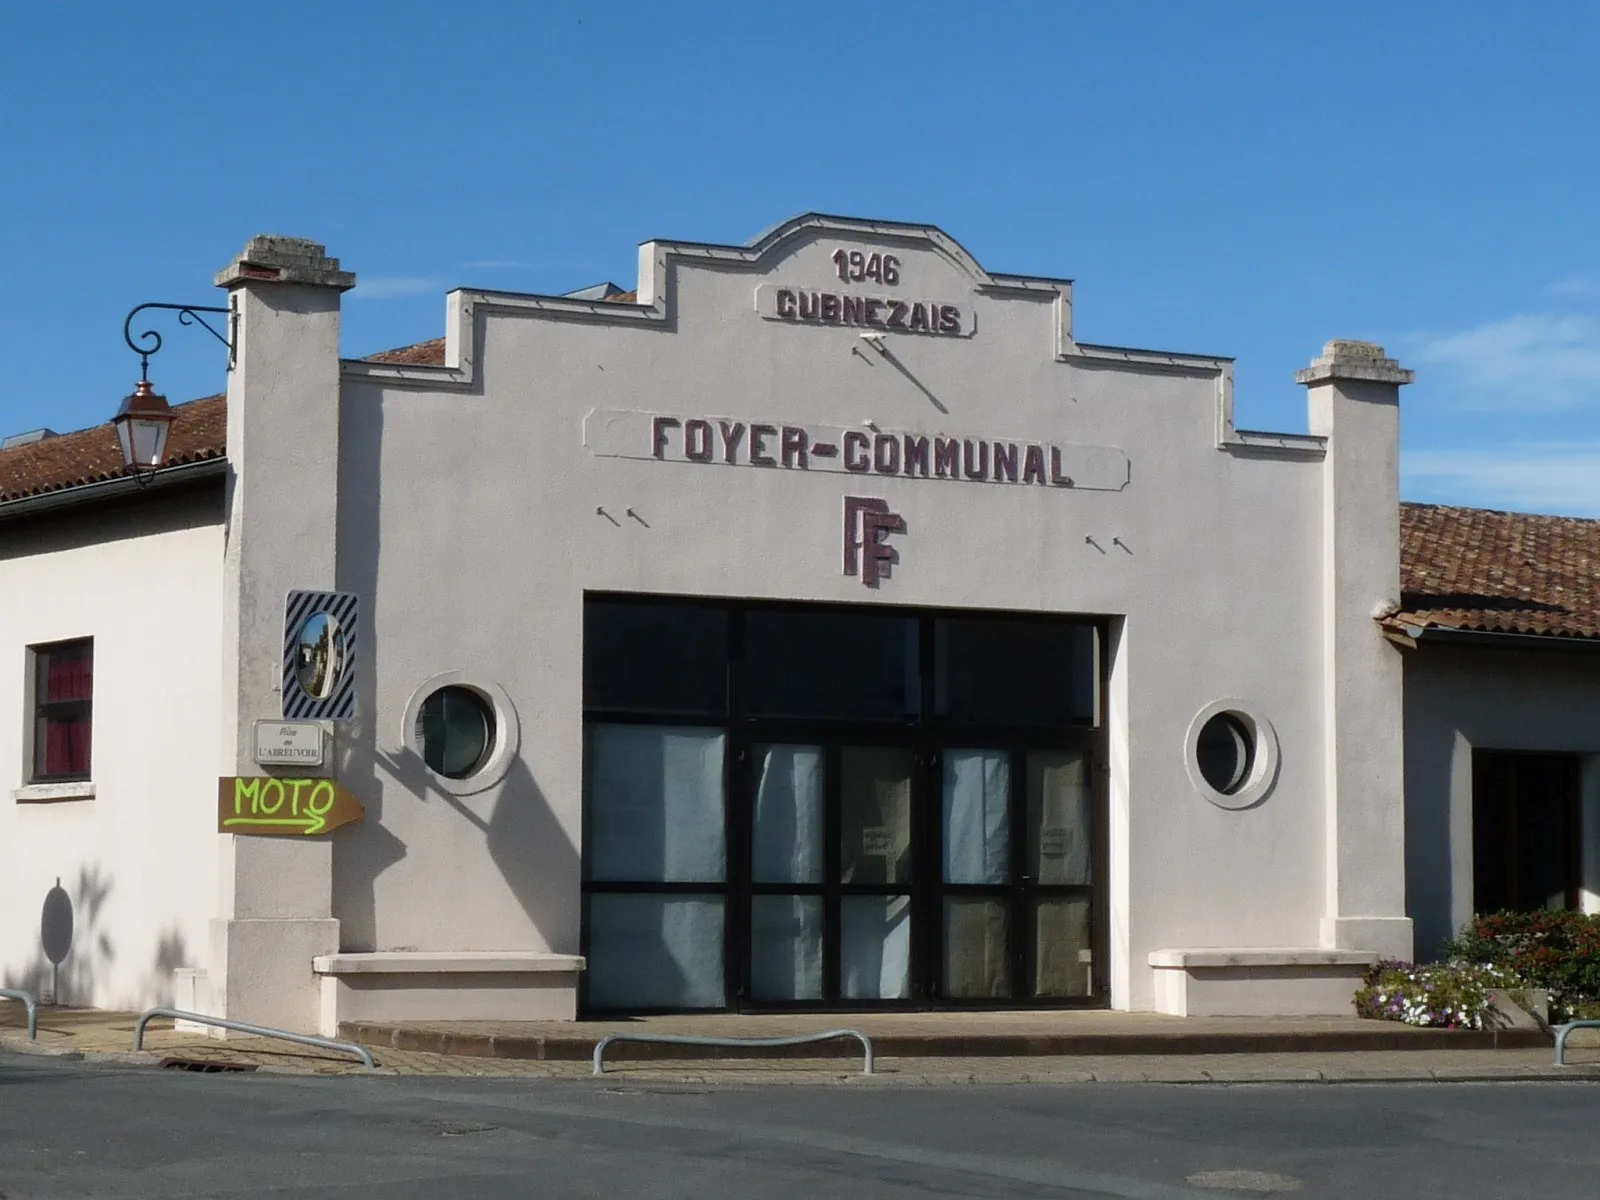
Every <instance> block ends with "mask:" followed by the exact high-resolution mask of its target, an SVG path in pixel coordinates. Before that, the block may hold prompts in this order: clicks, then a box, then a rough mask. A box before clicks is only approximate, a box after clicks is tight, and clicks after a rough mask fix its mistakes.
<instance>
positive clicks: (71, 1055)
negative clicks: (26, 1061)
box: [0, 1038, 83, 1062]
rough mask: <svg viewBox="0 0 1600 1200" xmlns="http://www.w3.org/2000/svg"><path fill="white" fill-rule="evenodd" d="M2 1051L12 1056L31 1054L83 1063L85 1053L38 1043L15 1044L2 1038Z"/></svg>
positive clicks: (37, 1056) (0, 1040)
mask: <svg viewBox="0 0 1600 1200" xmlns="http://www.w3.org/2000/svg"><path fill="white" fill-rule="evenodd" d="M0 1050H4V1051H6V1052H7V1053H10V1054H31V1055H33V1056H34V1057H35V1058H59V1059H62V1060H63V1061H65V1062H81V1061H82V1060H83V1051H81V1050H67V1049H64V1048H61V1047H58V1046H41V1045H39V1044H38V1043H37V1042H20V1041H19V1042H14V1041H11V1040H10V1039H9V1038H0Z"/></svg>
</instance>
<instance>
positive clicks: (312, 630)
mask: <svg viewBox="0 0 1600 1200" xmlns="http://www.w3.org/2000/svg"><path fill="white" fill-rule="evenodd" d="M298 641H299V649H298V652H297V655H296V660H295V679H296V680H297V681H298V682H299V684H300V687H301V689H302V690H303V691H304V692H305V694H306V695H307V696H310V697H311V698H312V699H313V700H326V699H327V698H328V697H329V696H331V695H332V694H333V689H334V688H335V687H337V686H338V684H339V680H340V679H341V678H342V677H343V675H344V672H345V666H346V663H347V662H348V661H349V659H348V654H347V651H346V647H345V636H344V631H343V630H342V629H340V628H339V622H338V621H336V620H334V618H333V617H332V616H331V615H329V614H328V613H325V612H320V611H319V612H314V613H312V614H311V615H310V616H308V617H307V618H306V619H305V620H304V621H303V622H302V623H301V625H300V633H299V638H298Z"/></svg>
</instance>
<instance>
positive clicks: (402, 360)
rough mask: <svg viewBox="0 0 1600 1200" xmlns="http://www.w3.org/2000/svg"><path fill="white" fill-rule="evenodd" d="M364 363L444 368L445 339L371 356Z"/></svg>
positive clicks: (419, 343) (436, 339) (363, 360)
mask: <svg viewBox="0 0 1600 1200" xmlns="http://www.w3.org/2000/svg"><path fill="white" fill-rule="evenodd" d="M361 361H362V362H375V363H398V364H400V365H402V366H407V367H442V366H444V339H443V338H434V339H433V340H432V341H431V342H418V343H417V344H416V345H415V346H401V347H400V349H398V350H385V351H384V352H383V353H382V354H369V355H368V356H367V357H366V358H364V359H362V360H361Z"/></svg>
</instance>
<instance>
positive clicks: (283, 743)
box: [256, 721, 322, 767]
mask: <svg viewBox="0 0 1600 1200" xmlns="http://www.w3.org/2000/svg"><path fill="white" fill-rule="evenodd" d="M256 762H257V763H259V764H260V765H261V766H264V767H269V766H292V767H320V766H321V765H322V726H320V725H318V724H317V723H316V722H315V721H257V722H256Z"/></svg>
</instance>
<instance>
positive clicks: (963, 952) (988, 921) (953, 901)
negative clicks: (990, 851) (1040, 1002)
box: [944, 897, 1011, 999]
mask: <svg viewBox="0 0 1600 1200" xmlns="http://www.w3.org/2000/svg"><path fill="white" fill-rule="evenodd" d="M1010 926H1011V914H1010V912H1009V905H1008V904H1007V903H1006V902H1005V901H1003V900H976V899H966V898H957V897H947V898H946V899H945V902H944V994H945V995H946V996H950V997H958V998H962V999H1001V998H1004V997H1006V996H1009V995H1011V965H1010V954H1009V953H1008V951H1009V947H1010V944H1011V939H1010V937H1009V933H1010Z"/></svg>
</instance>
